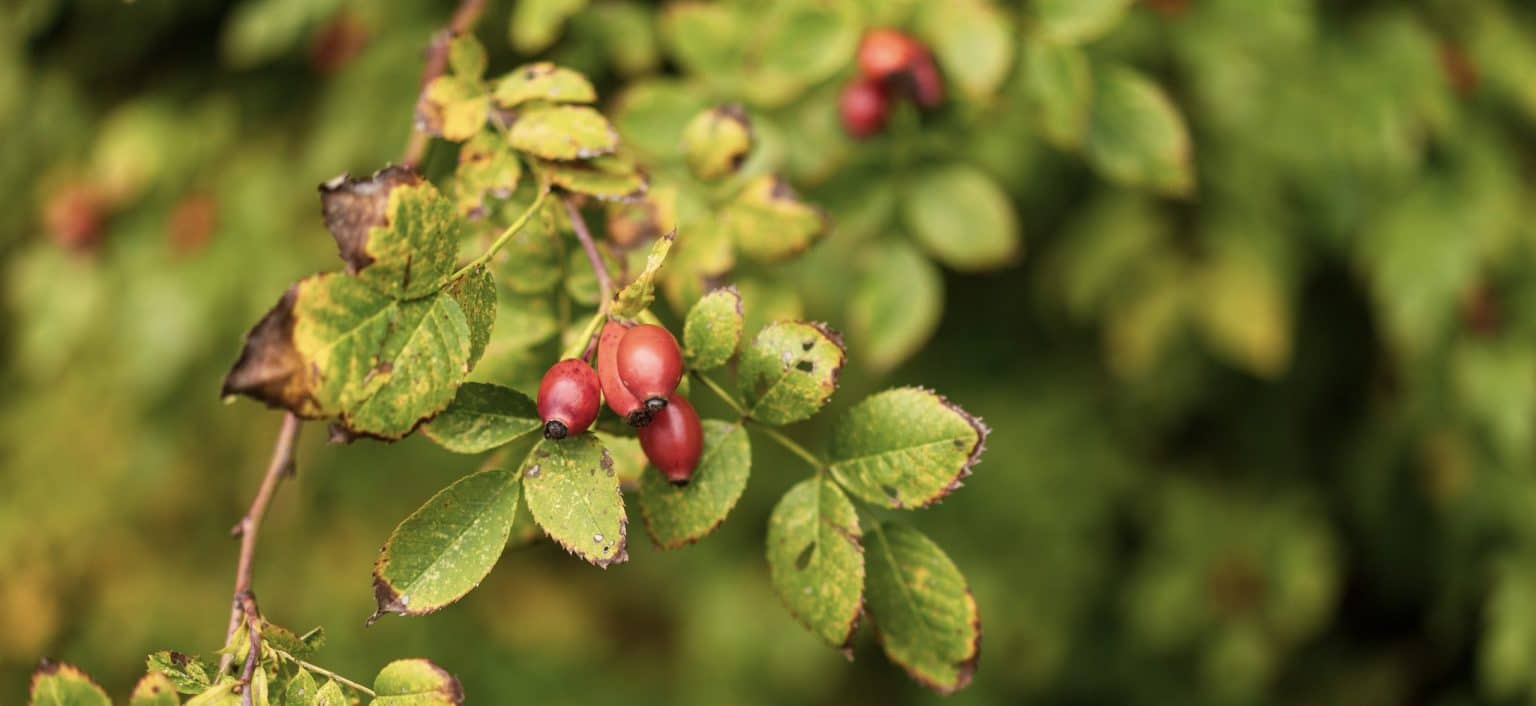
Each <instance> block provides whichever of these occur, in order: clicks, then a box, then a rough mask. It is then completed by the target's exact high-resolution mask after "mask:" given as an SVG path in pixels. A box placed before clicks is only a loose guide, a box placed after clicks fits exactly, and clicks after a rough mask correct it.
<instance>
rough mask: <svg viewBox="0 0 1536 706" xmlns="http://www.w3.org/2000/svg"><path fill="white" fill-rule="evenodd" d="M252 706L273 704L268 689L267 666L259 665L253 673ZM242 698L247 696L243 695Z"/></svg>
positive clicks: (251, 686)
mask: <svg viewBox="0 0 1536 706" xmlns="http://www.w3.org/2000/svg"><path fill="white" fill-rule="evenodd" d="M249 688H250V690H251V694H250V696H251V706H272V699H271V698H270V695H269V693H268V691H267V670H266V668H265V667H257V668H256V671H254V672H252V673H251V684H250V687H249ZM241 698H242V699H244V698H245V697H244V696H243V695H242V696H241Z"/></svg>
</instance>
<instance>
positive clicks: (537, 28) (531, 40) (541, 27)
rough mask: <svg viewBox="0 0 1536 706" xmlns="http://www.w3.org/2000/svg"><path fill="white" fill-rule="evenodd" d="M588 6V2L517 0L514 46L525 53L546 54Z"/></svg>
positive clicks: (514, 8) (514, 10) (512, 37)
mask: <svg viewBox="0 0 1536 706" xmlns="http://www.w3.org/2000/svg"><path fill="white" fill-rule="evenodd" d="M586 6H587V0H518V2H516V3H514V4H513V8H512V24H511V39H512V47H513V48H514V49H516V50H517V51H518V52H519V53H522V54H534V53H537V52H540V51H543V50H544V49H546V48H548V47H549V45H551V44H554V43H555V40H556V39H559V38H560V33H561V32H562V31H563V30H564V28H565V22H566V20H568V19H570V18H571V17H572V16H574V15H575V14H576V13H578V12H581V10H582V8H585V7H586Z"/></svg>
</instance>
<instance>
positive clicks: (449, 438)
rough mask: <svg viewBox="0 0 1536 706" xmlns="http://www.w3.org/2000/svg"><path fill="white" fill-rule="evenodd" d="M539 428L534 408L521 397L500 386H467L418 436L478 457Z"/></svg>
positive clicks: (451, 449)
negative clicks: (423, 435)
mask: <svg viewBox="0 0 1536 706" xmlns="http://www.w3.org/2000/svg"><path fill="white" fill-rule="evenodd" d="M543 426H544V423H543V421H542V420H540V419H539V410H538V406H537V405H535V404H534V402H533V400H530V399H528V397H527V396H526V395H524V394H523V393H521V392H518V391H517V390H513V389H511V388H508V387H502V386H500V385H492V384H489V383H482V382H467V383H464V384H463V385H462V386H460V387H459V390H458V394H456V395H454V398H453V401H452V402H450V403H449V404H448V408H447V409H444V410H443V411H442V412H441V413H439V414H438V415H437V416H436V417H433V418H432V421H430V422H427V423H426V425H425V426H423V427H422V432H423V433H425V434H426V435H427V438H429V439H431V440H433V441H435V442H437V444H438V445H439V446H442V447H443V448H445V449H448V450H449V451H453V452H455V453H480V452H482V451H489V450H491V449H494V448H496V447H498V446H502V445H504V444H508V443H511V442H512V441H515V440H516V439H518V438H520V437H525V436H529V435H532V434H536V433H538V432H539V430H540V429H542V428H543Z"/></svg>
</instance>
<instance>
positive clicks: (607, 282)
mask: <svg viewBox="0 0 1536 706" xmlns="http://www.w3.org/2000/svg"><path fill="white" fill-rule="evenodd" d="M565 212H566V214H567V215H569V216H570V217H571V228H573V229H575V231H576V240H578V241H580V242H581V249H582V250H584V251H586V253H587V262H588V263H590V264H591V265H592V273H593V274H595V275H597V288H598V293H599V296H600V297H601V299H600V301H602V305H601V306H600V307H599V308H598V311H602V312H607V311H608V302H609V300H611V299H612V298H613V278H612V277H610V276H609V275H608V268H607V267H605V266H604V265H603V257H602V255H599V254H598V252H597V243H594V242H592V231H589V230H587V222H586V221H585V220H584V219H582V217H581V210H580V209H578V208H576V204H574V203H571V200H570V199H565Z"/></svg>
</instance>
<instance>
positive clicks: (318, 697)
mask: <svg viewBox="0 0 1536 706" xmlns="http://www.w3.org/2000/svg"><path fill="white" fill-rule="evenodd" d="M312 703H313V705H314V706H352V700H351V699H349V698H347V693H346V692H345V691H342V689H341V685H340V684H338V683H336V680H335V679H327V680H326V681H325V684H324V685H323V686H321V687H320V689H319V690H318V691H316V692H315V700H314V701H313V702H312ZM371 703H375V704H377V703H379V701H378V700H377V699H375V700H374V701H372V702H371ZM429 703H430V702H429Z"/></svg>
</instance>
